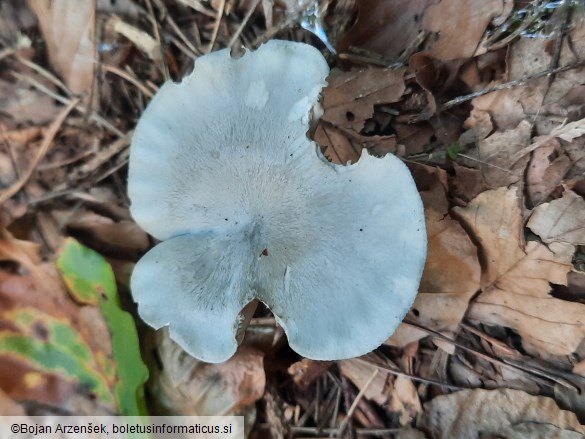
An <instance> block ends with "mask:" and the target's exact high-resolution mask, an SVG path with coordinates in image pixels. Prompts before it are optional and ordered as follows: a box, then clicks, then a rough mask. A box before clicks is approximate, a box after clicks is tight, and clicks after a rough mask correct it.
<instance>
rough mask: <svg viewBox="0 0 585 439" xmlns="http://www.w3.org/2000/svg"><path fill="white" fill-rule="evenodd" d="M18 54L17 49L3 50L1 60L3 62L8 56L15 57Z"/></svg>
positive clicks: (0, 52) (0, 54)
mask: <svg viewBox="0 0 585 439" xmlns="http://www.w3.org/2000/svg"><path fill="white" fill-rule="evenodd" d="M15 53H16V50H15V49H3V50H0V60H3V59H4V58H6V57H7V56H10V55H14V54H15Z"/></svg>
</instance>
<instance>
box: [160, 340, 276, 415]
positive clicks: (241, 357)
mask: <svg viewBox="0 0 585 439" xmlns="http://www.w3.org/2000/svg"><path fill="white" fill-rule="evenodd" d="M157 344H158V346H157V352H158V356H159V359H160V364H161V366H162V370H160V371H158V373H156V372H155V376H154V378H153V380H152V382H151V386H152V389H153V395H156V397H157V398H159V400H158V401H157V402H158V403H159V404H160V405H161V406H162V408H164V410H165V411H167V412H169V413H170V414H172V415H180V416H219V415H221V416H226V415H233V414H235V413H239V412H240V411H241V410H242V409H244V408H245V407H246V406H248V405H250V404H253V403H254V402H256V401H257V400H258V399H260V398H261V397H262V395H263V394H264V387H265V385H266V377H265V375H264V366H263V362H264V361H263V360H264V356H263V354H262V353H261V352H260V351H258V350H256V349H254V348H250V347H248V346H241V347H240V348H239V350H238V352H237V353H236V354H235V355H234V356H233V357H232V358H230V359H229V360H228V361H226V362H224V363H219V364H211V363H205V362H203V361H199V360H197V359H195V358H193V357H191V356H190V355H189V354H187V353H186V352H185V351H183V350H182V349H181V348H180V347H179V346H178V345H177V344H176V343H175V342H174V341H172V340H171V339H170V337H169V335H168V330H166V329H163V330H161V331H159V332H158V333H157Z"/></svg>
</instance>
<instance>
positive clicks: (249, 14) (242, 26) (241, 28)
mask: <svg viewBox="0 0 585 439" xmlns="http://www.w3.org/2000/svg"><path fill="white" fill-rule="evenodd" d="M261 1H262V0H256V1H255V2H254V3H253V4H252V5H251V6H250V9H249V10H248V12H246V15H245V16H244V19H243V20H242V22H241V23H240V26H239V27H238V30H237V31H236V32H235V33H234V35H233V36H232V38H231V39H230V42H229V43H228V47H230V48H231V47H232V46H233V45H234V44H235V43H236V41H237V40H238V38H239V37H240V34H241V33H242V32H243V31H244V29H245V27H246V25H247V24H248V21H250V18H251V17H252V14H253V13H254V11H255V10H256V8H257V7H258V5H259V4H260V2H261Z"/></svg>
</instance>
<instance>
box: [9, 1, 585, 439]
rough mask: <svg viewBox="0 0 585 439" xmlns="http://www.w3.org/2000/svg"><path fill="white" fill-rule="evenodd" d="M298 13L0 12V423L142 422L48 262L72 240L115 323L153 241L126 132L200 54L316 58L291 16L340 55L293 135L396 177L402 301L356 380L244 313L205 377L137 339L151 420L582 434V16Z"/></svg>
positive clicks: (272, 429) (105, 334) (326, 4)
mask: <svg viewBox="0 0 585 439" xmlns="http://www.w3.org/2000/svg"><path fill="white" fill-rule="evenodd" d="M73 3H76V4H75V5H73ZM260 3H261V4H260ZM312 3H313V2H309V4H308V6H307V9H302V8H303V6H299V5H296V4H295V5H294V6H291V5H290V4H286V5H285V4H283V3H281V2H250V1H244V0H242V1H236V0H234V1H227V2H211V3H208V2H199V1H189V2H184V1H164V2H163V1H159V0H153V1H149V2H146V4H142V3H140V2H134V1H132V0H126V1H117V2H102V1H97V2H95V3H94V2H86V4H84V5H77V2H74V1H73V0H59V1H58V2H40V1H39V2H34V1H33V2H28V5H29V7H27V4H24V3H21V2H16V1H14V0H10V1H8V2H6V4H4V3H3V4H2V5H0V9H2V20H4V21H6V23H7V26H5V27H4V26H2V29H7V31H6V34H3V33H0V38H2V44H3V46H2V48H1V49H0V63H1V64H2V67H3V68H2V71H1V72H0V89H1V90H3V92H2V93H1V94H2V98H0V140H1V143H2V148H1V149H0V169H1V170H2V172H1V173H0V196H3V197H4V198H5V200H4V202H3V203H2V204H1V205H0V223H1V224H2V226H4V227H7V228H8V229H9V230H10V231H12V233H13V234H14V235H15V236H17V237H18V239H17V238H15V237H13V236H11V235H10V234H8V232H3V235H2V239H1V240H0V256H1V258H0V259H1V265H0V277H1V281H0V303H2V306H1V307H0V316H1V317H0V338H1V339H2V340H7V339H9V340H13V341H11V342H10V343H12V344H11V345H10V347H8V345H7V344H6V345H4V349H0V356H2V358H3V361H2V362H1V364H4V365H7V364H10V365H11V367H10V368H7V367H2V366H0V413H4V412H6V413H16V412H19V413H20V412H22V410H24V411H25V412H28V411H29V409H30V402H36V403H43V404H47V405H48V406H49V407H53V408H55V409H57V408H58V409H60V410H62V409H65V410H68V411H69V412H71V413H98V412H100V413H101V412H108V413H109V412H117V413H121V412H123V411H124V410H128V407H130V406H132V404H134V409H132V410H139V409H140V410H142V408H140V407H139V406H140V404H141V403H140V402H138V403H137V402H136V401H135V402H134V403H128V399H126V400H125V401H126V405H125V407H126V409H123V408H122V406H121V405H120V393H118V392H119V389H120V388H119V387H117V385H116V378H115V376H116V375H115V374H112V372H111V368H110V367H104V366H105V365H107V364H115V363H117V362H116V354H115V352H114V351H115V345H116V343H119V341H116V340H117V338H116V337H119V335H116V333H115V332H112V331H113V329H112V327H111V325H110V323H111V320H110V321H109V323H108V317H107V316H106V314H105V311H104V310H103V309H101V308H100V306H99V305H98V304H97V303H94V304H93V305H92V304H90V303H86V302H84V301H83V300H81V302H80V301H79V298H78V299H77V300H74V299H73V298H72V296H71V295H70V293H69V292H67V289H66V287H65V285H64V283H63V279H62V278H61V277H59V275H58V273H57V270H56V266H55V261H56V258H57V253H56V252H57V250H58V249H59V248H62V246H63V245H67V243H68V242H70V241H68V240H67V239H66V238H67V236H74V237H75V238H77V239H79V240H80V241H81V242H82V243H84V244H85V245H87V246H89V247H91V248H93V249H94V250H96V251H97V252H98V253H100V254H102V255H103V256H105V257H106V258H108V261H109V262H110V263H111V265H112V267H113V269H114V273H115V275H116V281H117V282H118V283H119V292H120V299H121V303H122V307H123V308H125V309H128V310H129V311H131V312H134V310H133V308H132V306H131V304H130V302H131V299H130V297H129V296H128V291H127V278H128V275H129V272H130V271H131V269H132V266H133V264H134V263H135V261H136V260H137V259H138V258H139V257H140V255H142V254H143V253H144V252H145V251H147V250H148V249H149V248H150V246H151V245H152V244H153V243H154V240H152V239H151V238H149V237H148V236H147V235H145V234H144V233H143V232H142V231H141V230H140V229H139V228H138V227H137V226H136V225H135V224H134V222H133V221H132V219H131V218H130V217H129V215H128V209H127V208H128V199H127V196H126V193H125V183H124V181H125V165H126V162H127V157H128V150H127V147H128V144H129V139H130V136H131V133H132V129H133V127H134V125H135V122H136V120H137V118H138V117H139V116H140V114H141V113H142V111H143V109H144V107H145V105H146V104H147V103H148V100H149V99H150V97H151V96H152V95H153V93H154V92H155V91H156V90H157V88H158V86H160V84H162V82H163V81H164V80H165V79H166V78H169V77H170V78H172V79H174V80H178V79H180V78H181V77H182V76H183V75H184V74H185V72H188V71H189V70H190V69H191V66H192V60H193V59H194V58H196V57H197V56H199V55H202V54H204V53H206V52H207V51H208V50H209V48H210V47H213V48H216V49H217V48H221V47H227V46H231V47H237V46H238V45H239V44H240V43H242V44H244V45H246V46H247V47H253V46H257V45H258V44H259V43H261V42H262V41H266V40H267V39H270V38H272V37H274V36H277V37H278V38H289V39H293V40H297V41H306V42H310V43H312V44H314V45H316V46H317V47H319V48H323V47H324V46H323V43H322V42H320V41H319V40H318V38H317V37H315V36H314V35H311V34H310V33H309V32H307V30H305V29H302V27H301V26H298V24H299V23H300V21H301V20H305V21H306V20H307V19H309V18H310V19H314V20H316V21H315V22H316V23H318V24H319V26H320V27H321V28H322V29H323V33H322V34H320V35H319V38H321V39H323V38H326V40H327V44H329V45H330V46H332V47H334V48H335V49H336V51H337V54H336V55H335V56H334V55H331V57H330V61H331V64H332V66H333V67H334V69H333V70H332V73H331V76H330V77H329V78H328V82H329V85H328V87H327V88H326V89H325V90H324V91H323V100H322V105H323V110H324V113H323V115H322V117H321V118H320V121H319V123H318V124H317V126H316V127H315V129H314V131H313V132H312V133H311V135H312V136H313V138H314V139H315V140H316V141H317V143H318V144H319V145H320V147H321V148H322V150H323V152H324V155H325V156H326V157H327V158H328V159H330V160H332V161H334V162H336V163H342V164H346V163H349V162H355V161H356V160H357V158H358V157H359V155H360V152H361V149H362V148H367V149H369V150H370V151H371V152H373V153H374V154H375V155H378V156H382V155H385V154H387V153H394V154H397V155H398V156H399V157H401V158H403V159H404V160H405V162H406V163H407V164H408V165H409V167H410V169H411V171H412V172H413V175H414V178H415V180H416V183H417V185H418V188H419V191H420V192H421V195H422V197H423V200H424V205H425V212H426V222H427V228H428V231H429V248H428V260H427V265H426V267H425V272H424V277H423V281H422V283H421V288H420V293H419V296H418V297H417V299H416V302H415V304H414V305H413V307H412V309H411V312H410V313H409V315H408V316H407V318H406V321H405V323H403V324H402V325H401V326H400V327H399V329H398V330H397V332H396V333H395V334H394V335H393V336H392V337H391V338H390V339H389V340H388V341H387V343H386V344H385V345H384V346H382V347H381V348H379V349H378V350H377V351H376V353H375V361H374V360H372V358H370V356H366V357H364V358H362V359H349V360H343V361H340V362H334V363H323V364H321V363H319V362H311V361H309V360H306V359H302V358H298V356H295V355H294V354H293V353H292V351H290V349H289V348H288V346H287V344H286V338H285V337H283V335H282V330H281V329H280V328H279V327H278V325H276V323H275V321H274V319H273V318H272V317H271V315H270V314H269V313H268V311H267V310H266V308H265V307H263V306H260V307H259V308H258V310H257V311H256V314H255V316H254V318H253V319H252V324H251V325H250V328H249V330H248V334H247V335H246V339H245V341H244V343H243V345H242V347H241V350H240V351H239V352H238V354H237V355H236V357H234V359H233V361H232V360H230V362H228V363H226V364H224V365H217V366H215V365H206V364H199V363H197V362H196V361H195V360H193V359H192V358H190V357H188V356H186V355H185V354H184V353H181V352H180V350H179V349H178V348H177V347H176V346H175V347H173V346H169V340H168V337H167V338H166V339H165V335H164V333H159V334H152V333H150V332H149V331H148V330H146V329H145V328H142V327H141V326H140V325H139V330H140V333H141V337H140V339H141V341H142V346H141V348H142V352H143V353H144V352H147V351H150V352H155V354H154V356H148V355H145V358H147V363H148V365H149V369H150V371H151V373H153V376H154V378H153V380H152V381H151V383H150V384H149V389H150V390H149V398H150V400H149V401H148V402H149V405H150V410H151V413H160V412H162V411H165V412H171V413H174V414H186V413H189V414H195V413H197V414H200V413H209V414H219V413H238V414H243V415H244V416H245V417H246V420H247V433H246V434H247V435H248V437H250V438H258V437H266V436H267V435H269V434H270V435H272V436H273V437H284V434H285V433H286V434H289V435H291V437H306V436H320V435H321V436H322V435H325V436H328V435H333V436H335V435H338V434H357V435H358V436H359V437H368V435H371V434H375V435H378V436H379V435H386V436H389V435H396V436H397V437H403V438H405V437H418V438H422V437H454V438H456V437H479V435H480V433H479V430H480V427H481V429H482V430H481V431H483V432H484V433H485V432H488V431H489V433H490V434H491V435H493V436H506V437H531V436H530V435H532V436H533V437H580V436H575V434H582V427H580V426H579V425H578V421H577V418H575V416H574V415H572V414H571V413H570V411H573V412H574V413H575V414H576V415H577V417H578V419H579V420H580V421H581V422H584V421H585V409H584V408H583V404H582V395H583V392H585V382H584V379H585V378H583V377H584V375H585V373H584V370H585V368H584V366H583V364H584V362H585V342H584V339H585V330H584V329H583V328H585V323H584V321H583V319H584V317H583V316H584V315H585V309H584V308H583V307H584V306H585V292H584V291H585V289H584V285H585V281H583V279H584V278H585V274H584V270H585V254H584V252H583V248H584V246H585V243H584V236H583V230H584V225H583V217H585V213H584V212H583V210H584V208H585V207H584V204H583V203H584V201H583V196H584V195H585V191H584V190H583V188H584V187H585V180H584V179H583V172H584V171H585V146H584V145H585V130H584V129H583V120H584V119H583V117H582V116H583V110H584V107H583V105H584V104H583V102H584V98H585V70H584V68H585V67H584V66H583V63H582V61H581V60H582V59H583V56H585V45H584V44H583V41H585V39H584V38H583V37H584V35H583V32H584V30H583V29H585V26H583V25H582V23H583V20H584V19H585V13H584V12H583V10H582V9H581V8H579V7H577V5H576V3H575V2H572V1H567V2H563V4H560V3H559V4H556V3H555V2H524V3H522V4H520V3H517V4H516V3H514V2H508V1H500V0H493V1H489V2H484V1H479V0H473V1H467V2H462V1H458V0H420V1H419V0H417V1H413V2H408V4H407V5H406V4H403V2H398V1H386V2H368V1H362V0H357V1H350V0H344V1H341V0H340V1H338V2H330V1H323V2H320V3H319V4H318V5H316V7H315V8H312V7H311V6H315V5H314V4H312ZM64 11H65V12H66V13H64ZM311 11H312V12H311ZM315 11H316V12H315ZM312 14H313V15H312ZM299 17H300V18H299ZM303 17H304V18H303ZM304 27H305V28H311V29H317V28H318V27H314V26H313V27H310V26H306V25H304ZM57 49H58V50H57ZM44 54H46V56H45V55H44ZM78 98H79V99H80V102H79V103H76V99H78ZM68 105H69V106H70V107H71V112H70V113H69V114H67V115H65V116H64V117H63V120H62V121H58V123H55V120H57V117H58V115H59V113H61V114H63V113H62V112H63V108H64V106H65V107H67V106H68ZM52 124H53V128H54V133H53V134H52V133H51V132H49V131H50V128H51V125H52ZM50 134H52V135H51V136H50ZM35 157H37V159H36V160H35ZM27 171H31V172H30V174H29V173H28V172H27ZM23 176H25V177H26V178H23ZM17 184H18V185H17ZM11 188H12V189H11ZM12 192H14V193H12ZM104 263H106V262H105V261H104ZM348 263H350V261H348ZM76 265H77V264H72V266H71V267H70V268H75V266H76ZM77 268H79V267H77ZM40 279H43V281H42V282H41V280H40ZM55 304H58V305H59V306H56V305H55ZM27 313H28V314H27ZM134 317H136V316H135V314H134ZM111 318H112V317H110V319H111ZM117 319H118V317H114V320H117ZM33 321H34V322H36V323H37V325H36V326H35V324H31V322H33ZM55 325H61V326H63V328H64V333H67V334H69V335H68V336H69V337H70V338H69V339H68V340H69V341H67V343H64V342H63V341H62V340H59V339H56V338H55V337H54V335H52V334H53V333H52V332H51V328H53V327H54V326H55ZM35 328H36V329H35ZM43 329H44V330H43ZM122 331H123V332H125V331H127V329H123V330H122ZM14 340H16V341H17V342H18V343H24V344H27V345H30V346H33V345H35V346H40V345H39V343H41V344H42V343H44V344H45V345H48V346H52V347H51V349H53V351H52V352H58V353H59V355H62V356H65V357H67V358H69V359H72V361H73V363H72V364H76V365H77V366H78V367H77V369H63V370H58V371H56V370H49V369H48V368H47V367H46V364H45V363H43V360H42V358H40V357H39V358H36V359H35V358H29V357H25V356H24V357H23V356H18V355H16V354H15V352H16V350H15V349H16V348H15V346H16V345H18V343H17V342H16V341H14ZM165 340H166V341H165ZM14 343H16V345H15V344H14ZM74 345H75V346H80V347H81V348H82V350H84V352H86V353H87V355H86V356H85V357H84V358H75V356H74V355H73V354H72V353H71V352H70V351H68V346H69V347H71V346H74ZM104 359H109V360H104ZM108 361H109V362H110V363H108ZM122 363H123V362H122ZM122 363H120V364H122ZM122 367H125V368H126V369H127V370H125V371H121V372H122V374H121V375H119V376H126V378H124V379H123V380H122V381H124V382H123V383H122V385H124V384H127V385H128V387H126V388H125V390H124V391H123V394H124V395H126V397H127V396H128V395H132V397H131V398H130V399H132V398H138V400H140V395H138V393H140V391H139V385H138V383H136V382H133V381H132V380H131V379H130V378H128V376H130V375H132V373H135V372H136V371H137V370H139V369H140V366H138V363H133V364H132V363H131V364H126V365H125V366H122ZM129 371H131V372H132V373H131V372H129ZM124 374H126V375H124ZM80 382H84V383H85V384H88V383H89V384H90V385H89V387H88V386H87V385H84V386H81V387H80V385H79V383H80ZM14 383H17V384H14ZM118 384H120V383H119V382H118ZM122 387H123V386H122ZM476 387H484V388H485V389H481V390H480V389H476V390H474V388H476ZM88 388H89V389H93V390H92V391H93V393H92V394H88V393H87V391H88V390H87V389H88ZM117 389H118V390H117ZM510 389H516V390H510ZM136 392H138V393H136ZM526 392H529V393H530V394H532V395H530V394H528V393H526ZM96 395H97V398H95V396H96ZM137 395H138V396H137ZM533 395H534V396H533ZM553 398H554V399H553ZM128 404H129V405H128ZM559 407H562V410H561V409H559ZM567 410H568V411H567ZM439 413H440V414H441V416H439V415H438V414H439ZM487 414H489V416H487ZM488 418H489V419H488ZM478 419H483V420H484V421H482V422H484V423H482V424H481V426H480V427H478V425H477V420H478ZM580 429H581V430H580ZM527 435H528V436H527Z"/></svg>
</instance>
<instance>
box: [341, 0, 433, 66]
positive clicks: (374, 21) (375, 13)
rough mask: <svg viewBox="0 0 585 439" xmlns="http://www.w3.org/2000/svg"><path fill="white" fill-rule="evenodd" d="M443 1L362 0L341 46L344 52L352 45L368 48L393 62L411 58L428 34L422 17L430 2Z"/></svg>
mask: <svg viewBox="0 0 585 439" xmlns="http://www.w3.org/2000/svg"><path fill="white" fill-rule="evenodd" d="M438 1H439V0H411V1H407V2H405V1H403V0H385V1H383V2H373V1H370V0H358V2H357V4H358V14H357V18H356V22H355V24H354V25H353V26H352V28H351V29H350V30H349V31H348V32H347V33H346V35H344V36H343V37H342V38H341V39H340V40H339V43H338V45H337V49H338V51H340V52H343V51H346V50H348V49H349V48H350V47H358V48H360V49H366V50H368V51H370V52H373V53H376V54H379V55H381V56H384V57H385V58H387V59H388V60H390V61H395V60H397V59H398V58H399V57H404V58H406V57H408V55H409V53H405V52H406V51H407V50H408V49H410V50H411V52H412V51H414V50H416V49H417V48H418V46H419V45H420V44H421V43H422V41H423V38H421V36H424V33H423V29H422V19H421V18H422V17H423V14H424V13H425V10H426V9H427V8H428V6H429V5H431V4H433V3H437V2H438Z"/></svg>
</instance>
